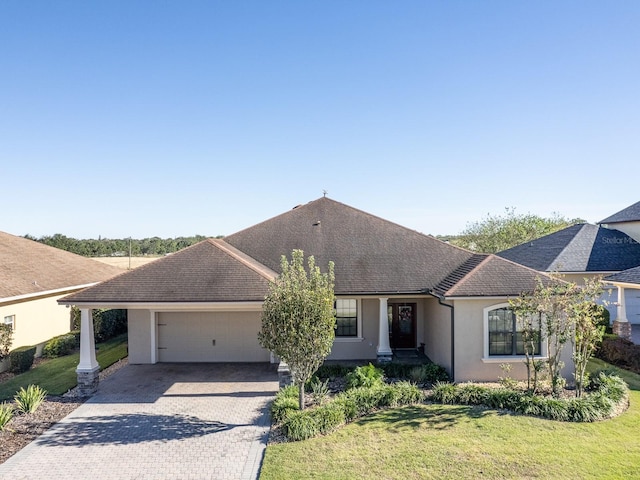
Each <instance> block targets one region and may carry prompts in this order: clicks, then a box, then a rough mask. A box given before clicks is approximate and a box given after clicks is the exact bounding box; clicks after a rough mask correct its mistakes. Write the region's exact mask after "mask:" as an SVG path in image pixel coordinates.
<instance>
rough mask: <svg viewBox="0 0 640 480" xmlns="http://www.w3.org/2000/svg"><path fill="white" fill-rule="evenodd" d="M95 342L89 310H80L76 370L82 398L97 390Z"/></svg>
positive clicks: (97, 369) (97, 368) (98, 366)
mask: <svg viewBox="0 0 640 480" xmlns="http://www.w3.org/2000/svg"><path fill="white" fill-rule="evenodd" d="M99 370H100V365H99V364H98V361H97V360H96V342H95V337H94V334H93V315H92V311H91V309H89V308H82V309H80V362H79V363H78V367H77V368H76V374H77V375H78V391H79V392H80V395H82V396H89V395H93V394H94V393H95V392H96V390H97V389H98V371H99Z"/></svg>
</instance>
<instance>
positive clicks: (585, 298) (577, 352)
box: [569, 278, 606, 397]
mask: <svg viewBox="0 0 640 480" xmlns="http://www.w3.org/2000/svg"><path fill="white" fill-rule="evenodd" d="M601 294H602V283H601V282H600V279H599V278H592V279H586V280H585V284H584V285H583V286H581V287H578V286H576V287H575V288H574V301H573V302H572V303H571V306H570V311H569V314H570V316H571V319H572V321H573V329H574V335H573V363H574V367H575V371H574V374H573V375H574V377H575V381H576V397H581V396H582V393H583V392H584V389H585V387H587V386H588V384H589V377H588V373H587V363H589V359H590V358H591V357H592V356H593V354H594V353H595V351H596V349H597V348H598V345H600V342H601V341H602V337H603V335H604V331H605V326H604V325H602V317H603V316H605V315H606V314H605V313H604V312H605V311H606V309H605V307H603V306H602V305H598V304H596V303H595V300H596V299H597V298H598V297H600V295H601Z"/></svg>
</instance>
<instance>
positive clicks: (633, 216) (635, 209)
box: [598, 202, 640, 224]
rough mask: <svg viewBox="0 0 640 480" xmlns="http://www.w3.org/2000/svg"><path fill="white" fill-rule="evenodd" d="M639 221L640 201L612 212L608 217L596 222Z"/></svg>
mask: <svg viewBox="0 0 640 480" xmlns="http://www.w3.org/2000/svg"><path fill="white" fill-rule="evenodd" d="M638 221H640V202H637V203H634V204H633V205H631V206H629V207H627V208H624V209H622V210H620V211H619V212H618V213H614V214H613V215H611V216H610V217H607V218H605V219H604V220H600V221H599V222H598V223H599V224H603V223H607V224H609V223H622V222H638Z"/></svg>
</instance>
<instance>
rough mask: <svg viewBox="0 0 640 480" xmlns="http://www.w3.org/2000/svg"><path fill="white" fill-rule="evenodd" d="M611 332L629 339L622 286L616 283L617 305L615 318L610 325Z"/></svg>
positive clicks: (629, 330) (629, 331)
mask: <svg viewBox="0 0 640 480" xmlns="http://www.w3.org/2000/svg"><path fill="white" fill-rule="evenodd" d="M612 328H613V333H615V334H616V335H618V336H620V337H622V338H626V339H627V340H631V324H630V323H629V320H628V319H627V304H626V302H625V299H624V287H623V286H622V285H618V306H617V318H616V319H615V321H614V322H613V325H612Z"/></svg>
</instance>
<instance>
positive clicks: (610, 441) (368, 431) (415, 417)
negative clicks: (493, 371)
mask: <svg viewBox="0 0 640 480" xmlns="http://www.w3.org/2000/svg"><path fill="white" fill-rule="evenodd" d="M591 368H592V369H593V370H596V369H598V368H608V366H607V365H606V364H604V362H601V361H599V360H595V361H593V362H592V365H591ZM611 369H612V370H615V369H613V368H611ZM619 373H620V376H622V377H623V378H624V379H625V381H626V382H627V383H628V384H629V386H630V388H631V389H632V391H631V395H630V401H631V406H630V408H629V410H628V411H626V412H625V413H623V414H622V415H620V416H619V417H617V418H614V419H611V420H607V421H603V422H597V423H563V422H554V421H550V420H543V419H539V418H534V417H525V416H517V415H510V414H506V413H504V412H498V411H496V410H488V409H483V408H478V407H469V406H459V405H418V406H409V407H403V408H398V409H391V410H386V411H383V412H380V413H377V414H375V415H371V416H369V417H365V418H363V419H360V420H359V421H356V422H353V423H351V424H349V425H347V426H346V427H344V428H342V429H341V430H339V431H337V432H335V433H333V434H331V435H327V436H325V437H319V438H314V439H311V440H306V441H302V442H293V443H284V444H277V445H270V446H268V447H267V450H266V454H265V458H264V463H263V466H262V474H261V476H260V478H261V479H262V480H269V479H280V478H316V479H323V478H324V479H359V478H385V479H402V480H404V479H418V478H419V479H441V478H452V479H454V478H455V479H460V478H487V479H504V478H558V479H584V478H610V479H614V478H640V468H639V465H640V436H638V428H639V427H640V376H639V375H635V374H633V373H629V372H625V371H623V370H619Z"/></svg>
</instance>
